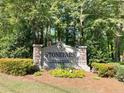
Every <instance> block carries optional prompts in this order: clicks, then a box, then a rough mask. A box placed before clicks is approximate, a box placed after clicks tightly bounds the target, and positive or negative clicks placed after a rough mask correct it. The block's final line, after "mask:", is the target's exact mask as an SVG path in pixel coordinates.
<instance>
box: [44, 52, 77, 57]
mask: <svg viewBox="0 0 124 93" xmlns="http://www.w3.org/2000/svg"><path fill="white" fill-rule="evenodd" d="M45 56H46V57H48V58H51V57H75V54H74V53H71V52H69V53H67V52H47V53H46V54H45Z"/></svg>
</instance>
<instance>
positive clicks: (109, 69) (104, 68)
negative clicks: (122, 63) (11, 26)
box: [92, 63, 117, 77]
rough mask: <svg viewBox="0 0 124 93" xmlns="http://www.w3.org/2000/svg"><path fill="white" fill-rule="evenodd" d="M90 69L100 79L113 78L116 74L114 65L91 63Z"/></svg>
mask: <svg viewBox="0 0 124 93" xmlns="http://www.w3.org/2000/svg"><path fill="white" fill-rule="evenodd" d="M92 67H93V69H94V70H95V72H97V73H98V75H99V76H100V77H114V76H115V75H116V72H117V66H116V65H114V64H105V63H92Z"/></svg>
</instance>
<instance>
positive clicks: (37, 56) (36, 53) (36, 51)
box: [33, 44, 42, 69]
mask: <svg viewBox="0 0 124 93" xmlns="http://www.w3.org/2000/svg"><path fill="white" fill-rule="evenodd" d="M41 49H42V45H41V44H33V62H34V64H35V65H36V67H37V69H41V53H42V51H41Z"/></svg>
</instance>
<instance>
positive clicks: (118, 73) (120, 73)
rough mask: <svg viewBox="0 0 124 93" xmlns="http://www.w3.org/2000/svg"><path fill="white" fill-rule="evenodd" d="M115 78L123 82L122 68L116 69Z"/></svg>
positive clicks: (123, 70) (123, 73)
mask: <svg viewBox="0 0 124 93" xmlns="http://www.w3.org/2000/svg"><path fill="white" fill-rule="evenodd" d="M116 78H117V79H118V80H119V81H121V82H124V66H120V67H119V68H118V71H117V76H116Z"/></svg>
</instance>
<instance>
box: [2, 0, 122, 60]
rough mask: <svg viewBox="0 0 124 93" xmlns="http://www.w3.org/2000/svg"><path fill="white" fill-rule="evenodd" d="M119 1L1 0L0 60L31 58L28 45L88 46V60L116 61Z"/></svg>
mask: <svg viewBox="0 0 124 93" xmlns="http://www.w3.org/2000/svg"><path fill="white" fill-rule="evenodd" d="M123 9H124V8H123V0H122V1H121V0H119V1H118V0H1V2H0V33H1V34H0V57H31V56H32V45H33V43H36V44H43V45H44V46H47V43H48V42H49V41H51V42H52V43H56V42H58V41H62V42H64V43H66V44H68V45H71V46H75V45H86V46H88V57H89V59H103V60H109V59H110V60H115V61H119V58H120V57H119V56H120V54H122V53H123V50H124V47H123V45H124V44H123V43H124V33H123V21H124V11H123Z"/></svg>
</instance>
